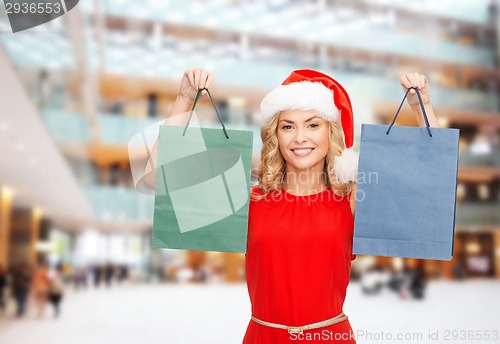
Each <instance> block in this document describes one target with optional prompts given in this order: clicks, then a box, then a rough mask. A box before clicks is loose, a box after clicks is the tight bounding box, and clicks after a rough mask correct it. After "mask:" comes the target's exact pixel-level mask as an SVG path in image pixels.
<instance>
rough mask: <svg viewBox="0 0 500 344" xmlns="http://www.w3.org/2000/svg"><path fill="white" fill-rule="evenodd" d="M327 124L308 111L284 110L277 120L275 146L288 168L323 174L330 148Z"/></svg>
mask: <svg viewBox="0 0 500 344" xmlns="http://www.w3.org/2000/svg"><path fill="white" fill-rule="evenodd" d="M329 131H330V128H329V124H328V122H327V121H325V120H324V119H322V118H320V117H319V116H318V115H317V113H316V112H314V111H311V110H285V111H282V112H281V113H280V115H279V118H278V131H277V135H278V145H279V149H280V152H281V154H282V155H283V158H284V159H285V160H286V164H287V171H290V168H292V169H295V170H304V169H308V168H312V167H317V166H318V167H319V169H320V170H321V171H322V170H323V166H324V163H325V156H326V154H327V153H328V148H329Z"/></svg>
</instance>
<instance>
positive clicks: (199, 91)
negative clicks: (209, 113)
mask: <svg viewBox="0 0 500 344" xmlns="http://www.w3.org/2000/svg"><path fill="white" fill-rule="evenodd" d="M203 90H206V91H207V93H208V96H209V97H210V101H211V102H212V105H213V107H214V109H215V113H216V114H217V118H218V119H219V122H220V124H221V125H222V130H223V131H224V135H226V139H229V135H228V134H227V131H226V127H225V126H224V123H222V119H221V118H220V115H219V111H217V107H216V106H215V103H214V100H213V99H212V95H211V94H210V91H209V90H208V88H200V89H199V90H198V94H196V98H195V100H194V104H193V108H192V109H191V114H190V115H189V118H188V121H187V123H186V126H185V127H184V131H183V132H182V136H185V135H186V130H187V128H188V127H189V122H191V117H192V116H193V111H194V108H195V106H196V103H198V99H199V98H200V95H201V92H203Z"/></svg>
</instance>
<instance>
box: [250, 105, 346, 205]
mask: <svg viewBox="0 0 500 344" xmlns="http://www.w3.org/2000/svg"><path fill="white" fill-rule="evenodd" d="M280 113H281V112H279V113H278V114H276V115H275V116H274V117H273V118H272V119H271V120H270V121H267V122H266V123H264V124H263V125H262V128H261V130H260V137H261V139H262V144H263V146H262V150H261V161H262V163H261V165H260V167H259V170H258V187H259V189H260V190H261V191H262V192H263V194H262V195H257V194H253V193H252V195H251V197H252V198H253V199H256V200H260V199H263V198H265V197H267V195H268V194H269V193H270V192H271V191H273V190H277V191H278V192H279V193H281V190H282V184H283V177H284V174H285V172H286V161H285V159H284V158H283V155H282V154H281V152H280V149H279V145H278V135H277V130H278V120H279V115H280ZM325 121H326V122H327V123H328V124H329V127H330V130H329V137H330V140H329V141H330V145H329V149H328V152H327V154H326V158H325V166H324V168H323V175H324V176H327V178H325V183H326V186H327V188H329V189H331V190H333V191H334V192H335V194H336V195H339V196H341V197H344V196H347V195H348V194H349V192H351V190H353V185H354V182H352V181H350V182H348V183H340V182H339V181H338V180H337V178H336V177H335V174H334V169H333V162H334V159H335V157H336V156H339V155H340V154H341V152H342V151H343V150H344V148H345V144H344V138H343V135H342V130H341V129H340V126H339V124H338V123H337V122H335V121H331V120H326V119H325Z"/></svg>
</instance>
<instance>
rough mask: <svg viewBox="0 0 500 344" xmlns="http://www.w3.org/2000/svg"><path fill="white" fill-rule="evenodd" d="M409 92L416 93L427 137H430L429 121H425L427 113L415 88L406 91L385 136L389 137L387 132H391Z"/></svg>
mask: <svg viewBox="0 0 500 344" xmlns="http://www.w3.org/2000/svg"><path fill="white" fill-rule="evenodd" d="M410 90H415V91H416V92H417V96H418V101H419V103H420V107H421V108H422V114H423V115H424V120H425V124H426V126H427V132H428V133H429V136H430V137H432V133H431V128H430V125H429V120H428V119H427V113H426V112H425V108H424V103H423V102H422V98H420V92H419V91H418V89H417V88H416V87H410V88H409V89H408V90H407V91H406V93H405V96H404V97H403V101H402V102H401V104H399V108H398V111H397V112H396V115H395V116H394V118H393V119H392V122H391V124H390V125H389V128H388V129H387V132H386V134H387V135H389V131H390V130H391V128H392V126H393V125H394V122H396V118H397V117H398V115H399V111H400V110H401V107H402V106H403V104H404V102H405V99H406V96H407V95H408V92H410Z"/></svg>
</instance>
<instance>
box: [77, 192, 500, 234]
mask: <svg viewBox="0 0 500 344" xmlns="http://www.w3.org/2000/svg"><path fill="white" fill-rule="evenodd" d="M84 191H85V193H86V195H87V196H88V198H89V200H90V202H91V204H92V205H93V208H94V210H95V212H96V214H97V216H98V218H99V219H101V220H104V221H145V222H150V221H152V219H153V211H154V197H153V196H151V195H143V194H140V193H138V192H136V191H135V190H134V189H133V188H125V187H113V186H85V187H84ZM498 209H500V204H499V203H460V202H459V203H457V208H456V225H457V226H498V225H500V212H499V211H498Z"/></svg>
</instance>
